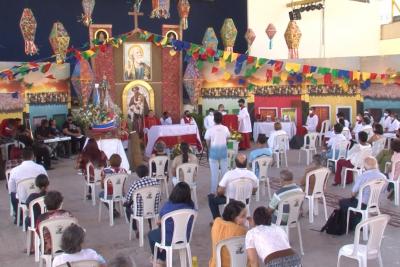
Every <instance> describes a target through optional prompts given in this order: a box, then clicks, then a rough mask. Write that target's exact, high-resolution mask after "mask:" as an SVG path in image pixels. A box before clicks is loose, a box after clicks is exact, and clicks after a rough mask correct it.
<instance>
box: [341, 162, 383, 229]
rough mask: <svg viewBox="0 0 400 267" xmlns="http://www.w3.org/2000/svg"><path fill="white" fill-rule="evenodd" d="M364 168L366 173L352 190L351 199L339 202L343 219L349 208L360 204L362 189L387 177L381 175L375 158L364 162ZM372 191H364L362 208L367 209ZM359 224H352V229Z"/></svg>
mask: <svg viewBox="0 0 400 267" xmlns="http://www.w3.org/2000/svg"><path fill="white" fill-rule="evenodd" d="M364 168H365V170H366V171H365V172H363V173H362V174H361V175H360V176H358V177H357V179H356V181H355V184H354V186H353V188H352V190H351V198H344V199H341V200H339V206H340V212H342V216H344V217H343V218H346V216H347V210H348V209H349V207H353V208H355V207H357V204H358V199H357V198H358V197H360V196H359V195H358V193H359V191H360V188H361V187H362V186H363V185H364V184H366V183H368V182H371V181H374V180H379V179H383V180H385V179H386V177H385V175H384V174H383V173H381V172H380V171H379V169H378V163H377V161H376V159H375V158H374V157H366V158H365V160H364ZM369 195H370V191H369V190H364V191H363V195H362V196H361V197H362V205H361V208H362V209H365V208H366V207H367V203H368V199H369ZM356 224H357V223H354V222H353V223H351V222H350V229H354V228H355V225H356Z"/></svg>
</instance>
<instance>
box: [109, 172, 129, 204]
mask: <svg viewBox="0 0 400 267" xmlns="http://www.w3.org/2000/svg"><path fill="white" fill-rule="evenodd" d="M127 177H128V175H127V174H126V173H121V174H112V175H108V176H107V177H106V179H105V180H104V184H105V185H107V184H109V183H111V184H112V190H113V193H112V199H115V200H117V199H122V198H123V197H124V191H123V190H124V183H125V180H126V178H127ZM107 191H108V186H104V196H108V195H111V194H109V193H108V192H107Z"/></svg>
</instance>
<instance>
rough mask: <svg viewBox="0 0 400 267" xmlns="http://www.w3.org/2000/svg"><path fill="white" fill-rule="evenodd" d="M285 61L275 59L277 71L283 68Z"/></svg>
mask: <svg viewBox="0 0 400 267" xmlns="http://www.w3.org/2000/svg"><path fill="white" fill-rule="evenodd" d="M282 66H283V62H282V61H275V64H274V70H275V71H276V72H280V71H281V70H282Z"/></svg>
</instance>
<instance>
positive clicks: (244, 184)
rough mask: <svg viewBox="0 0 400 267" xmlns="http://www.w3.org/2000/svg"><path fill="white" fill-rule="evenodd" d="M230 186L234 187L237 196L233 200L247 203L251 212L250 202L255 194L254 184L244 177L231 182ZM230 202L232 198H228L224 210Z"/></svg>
mask: <svg viewBox="0 0 400 267" xmlns="http://www.w3.org/2000/svg"><path fill="white" fill-rule="evenodd" d="M229 186H233V188H234V190H235V196H234V197H233V199H234V200H237V201H241V202H243V203H245V204H246V208H247V212H250V200H251V195H252V193H253V182H252V181H251V180H250V179H249V178H246V177H242V178H239V179H236V180H234V181H232V182H230V185H229ZM230 200H231V198H230V197H226V203H225V206H224V208H225V207H226V205H228V203H229V201H230Z"/></svg>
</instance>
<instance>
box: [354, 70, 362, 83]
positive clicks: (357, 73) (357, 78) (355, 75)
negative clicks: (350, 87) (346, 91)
mask: <svg viewBox="0 0 400 267" xmlns="http://www.w3.org/2000/svg"><path fill="white" fill-rule="evenodd" d="M360 76H361V73H360V72H359V71H353V80H357V81H359V80H360Z"/></svg>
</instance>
